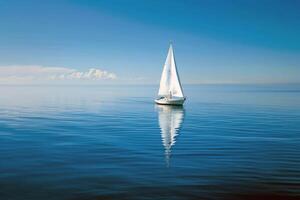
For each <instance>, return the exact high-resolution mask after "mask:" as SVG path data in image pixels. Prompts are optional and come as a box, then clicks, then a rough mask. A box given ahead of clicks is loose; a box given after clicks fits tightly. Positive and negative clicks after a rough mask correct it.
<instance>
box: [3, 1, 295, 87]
mask: <svg viewBox="0 0 300 200" xmlns="http://www.w3.org/2000/svg"><path fill="white" fill-rule="evenodd" d="M299 10H300V1H297V0H287V1H281V0H280V1H279V0H260V1H258V0H240V1H237V0H235V1H233V0H209V1H200V0H198V1H196V0H195V1H194V0H190V1H156V0H144V1H138V0H127V1H126V0H119V1H117V0H101V1H96V0H95V1H92V0H69V1H66V0H59V1H56V0H52V1H50V0H49V1H47V0H45V1H31V0H27V1H16V0H0V72H1V73H0V83H1V80H2V82H6V81H8V82H10V83H11V82H14V81H20V80H22V81H26V80H28V79H30V78H32V77H34V78H35V79H37V78H36V76H41V77H45V74H48V73H50V75H51V77H52V75H53V73H54V75H55V76H57V75H59V76H61V75H63V76H64V77H79V79H81V78H82V77H88V78H92V79H93V80H94V79H97V77H99V79H101V81H100V82H104V81H106V82H114V83H135V84H140V83H158V82H159V79H160V74H161V70H162V66H163V64H164V61H165V57H166V54H167V48H168V45H169V41H170V40H171V41H173V44H174V48H175V56H176V59H177V64H178V69H179V73H180V75H181V79H182V82H183V83H299V82H300V20H299V19H300V12H299ZM92 68H93V70H92V72H93V73H94V72H95V73H94V74H91V69H92ZM28 69H30V70H28ZM53 69H55V70H53ZM97 70H98V71H97ZM104 70H105V72H106V73H103V72H104ZM54 71H55V72H54ZM14 73H15V74H14ZM30 73H33V74H30ZM1 74H2V75H1ZM24 74H25V75H24ZM99 74H100V75H99ZM98 75H99V76H98ZM22 76H26V77H25V78H24V77H22ZM11 77H14V78H15V77H19V78H18V79H12V78H11ZM111 77H114V78H113V79H112V78H111ZM102 79H103V80H102ZM51 80H52V79H51ZM53 80H54V81H55V80H57V79H56V78H54V79H53ZM97 80H98V79H97ZM57 81H60V80H57Z"/></svg>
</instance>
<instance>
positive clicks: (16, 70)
mask: <svg viewBox="0 0 300 200" xmlns="http://www.w3.org/2000/svg"><path fill="white" fill-rule="evenodd" d="M116 78H117V76H116V74H114V73H111V72H108V71H105V70H101V69H95V68H90V69H88V70H87V71H79V70H76V69H72V68H66V67H45V66H38V65H34V66H31V65H30V66H29V65H25V66H17V65H13V66H0V83H19V82H34V81H52V82H53V81H59V80H64V81H70V80H91V81H95V80H114V79H116Z"/></svg>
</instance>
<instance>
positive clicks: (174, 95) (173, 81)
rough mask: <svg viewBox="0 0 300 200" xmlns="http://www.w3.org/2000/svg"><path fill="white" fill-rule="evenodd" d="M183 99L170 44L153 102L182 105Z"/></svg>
mask: <svg viewBox="0 0 300 200" xmlns="http://www.w3.org/2000/svg"><path fill="white" fill-rule="evenodd" d="M185 99H186V98H185V96H184V95H183V90H182V86H181V83H180V79H179V75H178V71H177V67H176V62H175V57H174V51H173V47H172V44H170V48H169V51H168V55H167V59H166V62H165V65H164V68H163V71H162V75H161V79H160V85H159V91H158V98H157V99H155V102H156V103H157V104H162V105H183V103H184V101H185Z"/></svg>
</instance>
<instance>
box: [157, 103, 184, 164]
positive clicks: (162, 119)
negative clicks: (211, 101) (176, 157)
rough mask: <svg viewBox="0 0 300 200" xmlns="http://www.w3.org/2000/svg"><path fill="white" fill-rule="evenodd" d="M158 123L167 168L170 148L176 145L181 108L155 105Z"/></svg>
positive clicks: (182, 117) (181, 114)
mask: <svg viewBox="0 0 300 200" xmlns="http://www.w3.org/2000/svg"><path fill="white" fill-rule="evenodd" d="M156 109H157V110H158V121H159V126H160V130H161V137H162V142H163V145H164V148H165V159H166V164H167V167H169V166H170V157H171V151H172V150H171V148H172V146H174V145H175V143H176V137H177V136H178V135H179V132H180V127H181V124H182V122H183V119H184V109H183V107H182V106H168V105H156Z"/></svg>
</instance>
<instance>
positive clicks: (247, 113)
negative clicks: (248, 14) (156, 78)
mask: <svg viewBox="0 0 300 200" xmlns="http://www.w3.org/2000/svg"><path fill="white" fill-rule="evenodd" d="M184 89H185V93H186V95H187V97H188V98H187V102H186V104H185V106H184V107H182V108H181V107H166V106H155V105H154V104H153V98H154V97H155V95H156V92H157V86H39V87H38V86H1V87H0V94H1V95H0V199H4V200H6V199H8V200H19V199H20V200H21V199H22V200H24V199H26V200H27V199H29V200H35V199H39V200H40V199H43V200H48V199H53V200H54V199H55V200H57V199H58V200H59V199H76V200H77V199H138V200H140V199H142V200H143V199H168V200H169V199H299V198H300V196H299V195H300V86H299V85H264V86H262V85H244V86H241V85H186V86H184Z"/></svg>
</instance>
